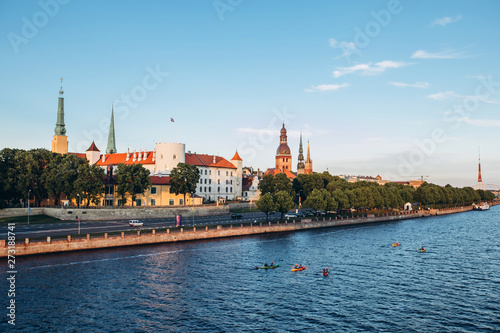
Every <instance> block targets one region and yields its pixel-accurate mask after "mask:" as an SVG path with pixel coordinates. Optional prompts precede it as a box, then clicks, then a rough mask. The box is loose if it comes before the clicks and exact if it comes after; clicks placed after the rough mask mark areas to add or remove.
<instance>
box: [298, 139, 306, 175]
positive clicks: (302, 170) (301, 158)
mask: <svg viewBox="0 0 500 333" xmlns="http://www.w3.org/2000/svg"><path fill="white" fill-rule="evenodd" d="M304 173H305V164H304V150H303V149H302V133H300V143H299V157H298V162H297V175H300V174H304Z"/></svg>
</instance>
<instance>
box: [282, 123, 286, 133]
mask: <svg viewBox="0 0 500 333" xmlns="http://www.w3.org/2000/svg"><path fill="white" fill-rule="evenodd" d="M281 136H286V128H285V123H283V127H282V128H281Z"/></svg>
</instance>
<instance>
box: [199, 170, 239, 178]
mask: <svg viewBox="0 0 500 333" xmlns="http://www.w3.org/2000/svg"><path fill="white" fill-rule="evenodd" d="M207 172H208V175H211V174H212V170H205V176H206V175H207ZM200 175H202V176H203V170H200ZM217 175H218V176H220V170H217ZM229 175H230V176H231V177H232V176H233V172H232V171H226V176H229Z"/></svg>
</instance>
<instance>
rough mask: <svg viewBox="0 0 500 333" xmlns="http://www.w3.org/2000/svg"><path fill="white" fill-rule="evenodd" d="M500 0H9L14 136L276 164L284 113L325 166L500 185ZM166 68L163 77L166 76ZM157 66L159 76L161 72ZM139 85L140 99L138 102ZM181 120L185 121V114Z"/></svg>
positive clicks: (4, 78)
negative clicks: (61, 127) (61, 110)
mask: <svg viewBox="0 0 500 333" xmlns="http://www.w3.org/2000/svg"><path fill="white" fill-rule="evenodd" d="M499 12H500V3H499V2H497V1H481V2H477V3H472V2H470V1H439V2H435V1H418V2H417V1H403V0H402V1H356V2H347V1H315V2H314V3H313V4H310V3H308V2H306V1H273V2H269V1H248V0H242V1H238V0H220V1H219V0H216V1H213V0H209V1H202V0H199V1H185V0H184V1H144V2H140V1H106V2H100V1H77V0H73V1H67V0H65V1H63V0H59V1H56V0H45V1H44V0H42V1H22V2H19V1H14V0H4V1H1V2H0V32H1V36H2V39H1V42H0V54H1V55H2V61H1V63H0V68H1V73H2V75H1V76H0V88H1V94H2V104H1V114H2V122H1V126H0V130H1V131H0V147H1V148H3V147H12V148H23V149H30V148H36V147H44V148H48V149H50V145H51V140H52V135H53V134H54V127H55V121H56V112H57V97H58V90H59V86H60V82H59V78H60V77H63V78H64V82H63V87H64V91H65V93H64V96H65V111H66V119H65V121H66V129H67V135H68V141H69V142H70V151H78V152H83V151H84V150H86V148H88V146H89V145H90V143H91V142H92V140H95V141H96V144H97V146H98V147H99V149H101V151H104V150H105V148H106V147H105V146H106V141H107V132H108V126H109V118H110V113H111V105H112V103H114V105H115V129H116V140H117V149H118V151H120V152H124V151H126V150H127V148H130V149H131V150H134V149H136V150H139V149H149V150H151V149H153V148H154V145H155V143H156V142H164V141H181V142H184V143H186V149H187V150H191V151H195V152H197V153H206V154H219V155H221V156H224V157H226V158H228V159H229V158H231V157H232V156H233V154H234V152H235V150H238V152H239V153H240V155H241V157H242V158H243V160H244V165H251V166H253V167H254V168H260V169H266V168H268V167H274V154H275V151H276V148H277V146H278V143H279V128H280V127H281V123H282V121H283V120H284V121H285V124H286V127H287V129H288V131H289V146H290V148H291V150H292V154H293V167H294V169H295V168H296V163H297V159H296V158H297V154H298V141H299V133H300V131H302V133H303V138H304V141H305V142H307V140H309V141H310V145H311V158H312V159H313V165H314V170H315V171H318V172H322V171H324V170H326V169H327V168H328V170H329V171H330V172H331V173H332V174H355V175H372V176H376V175H378V174H380V175H381V176H382V177H383V178H387V179H392V180H402V179H416V178H417V177H419V176H429V177H428V178H427V180H429V181H430V182H434V183H437V184H442V185H444V184H446V183H451V184H452V185H455V186H469V185H475V183H476V180H477V155H478V148H479V146H480V147H481V158H482V168H483V179H484V182H485V183H487V184H496V185H500V167H499V166H500V157H499V150H498V143H496V142H498V139H499V134H498V133H499V127H500V113H499V108H500V68H499V62H498V55H499V54H500V52H499V51H500V43H499V42H498V35H499V32H500V21H499V20H498V19H497V15H498V13H499ZM152 73H153V74H152ZM154 73H156V74H154ZM127 96H128V97H127ZM170 118H173V119H175V122H174V123H171V122H170Z"/></svg>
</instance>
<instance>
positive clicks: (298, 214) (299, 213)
mask: <svg viewBox="0 0 500 333" xmlns="http://www.w3.org/2000/svg"><path fill="white" fill-rule="evenodd" d="M295 216H296V217H300V218H302V217H306V214H304V213H301V212H298V213H295Z"/></svg>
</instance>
